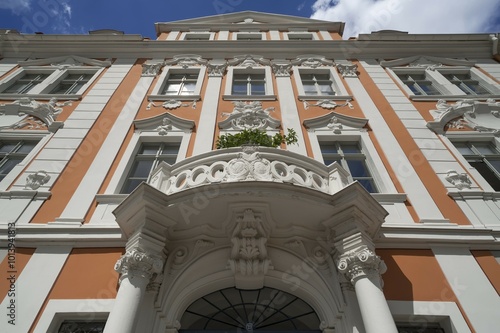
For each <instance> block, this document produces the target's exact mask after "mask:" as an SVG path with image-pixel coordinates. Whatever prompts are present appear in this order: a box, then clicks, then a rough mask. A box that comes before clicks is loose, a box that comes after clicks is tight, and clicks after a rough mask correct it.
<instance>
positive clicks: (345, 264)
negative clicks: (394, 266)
mask: <svg viewBox="0 0 500 333" xmlns="http://www.w3.org/2000/svg"><path fill="white" fill-rule="evenodd" d="M337 268H338V270H339V271H340V272H341V273H342V274H344V275H345V277H346V278H347V279H348V280H349V281H351V283H352V284H353V285H354V284H355V283H356V281H357V280H358V279H360V278H362V277H370V276H378V277H380V275H381V274H383V273H385V271H386V270H387V267H386V265H385V263H384V261H383V260H381V259H380V257H379V256H377V255H376V254H375V253H374V252H373V251H371V250H370V249H368V248H366V247H364V248H361V249H357V250H352V251H348V252H346V253H344V254H342V255H340V258H339V260H338V263H337ZM379 287H382V286H379Z"/></svg>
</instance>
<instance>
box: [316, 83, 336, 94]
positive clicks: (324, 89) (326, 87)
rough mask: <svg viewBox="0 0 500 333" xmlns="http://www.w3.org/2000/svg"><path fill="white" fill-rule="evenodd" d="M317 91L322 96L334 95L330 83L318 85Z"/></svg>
mask: <svg viewBox="0 0 500 333" xmlns="http://www.w3.org/2000/svg"><path fill="white" fill-rule="evenodd" d="M319 90H320V91H321V93H322V94H323V95H335V93H334V92H333V89H332V86H331V85H330V83H325V84H319Z"/></svg>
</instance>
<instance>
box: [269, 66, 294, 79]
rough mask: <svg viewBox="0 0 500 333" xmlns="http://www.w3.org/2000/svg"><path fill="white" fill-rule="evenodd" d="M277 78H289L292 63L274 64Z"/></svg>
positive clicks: (273, 67)
mask: <svg viewBox="0 0 500 333" xmlns="http://www.w3.org/2000/svg"><path fill="white" fill-rule="evenodd" d="M271 68H272V69H273V72H274V75H275V76H276V77H289V76H290V72H291V70H292V64H291V63H273V64H272V67H271Z"/></svg>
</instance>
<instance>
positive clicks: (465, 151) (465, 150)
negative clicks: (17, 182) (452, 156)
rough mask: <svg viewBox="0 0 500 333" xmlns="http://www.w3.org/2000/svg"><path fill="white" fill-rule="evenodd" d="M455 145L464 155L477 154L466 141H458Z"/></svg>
mask: <svg viewBox="0 0 500 333" xmlns="http://www.w3.org/2000/svg"><path fill="white" fill-rule="evenodd" d="M454 145H455V147H456V148H457V149H458V151H459V152H460V154H462V155H476V153H474V152H473V151H472V149H470V147H469V146H468V145H467V144H466V143H459V142H456V143H454Z"/></svg>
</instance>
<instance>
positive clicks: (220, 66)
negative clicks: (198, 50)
mask: <svg viewBox="0 0 500 333" xmlns="http://www.w3.org/2000/svg"><path fill="white" fill-rule="evenodd" d="M226 68H227V61H224V62H215V61H210V62H208V64H207V70H208V76H209V77H222V76H224V72H225V71H226Z"/></svg>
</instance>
